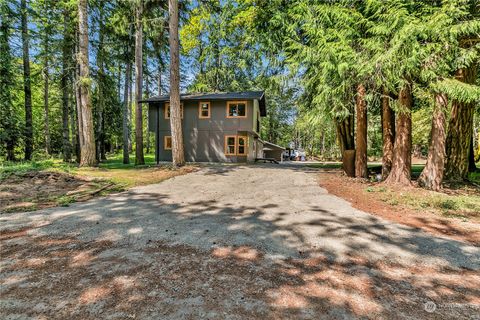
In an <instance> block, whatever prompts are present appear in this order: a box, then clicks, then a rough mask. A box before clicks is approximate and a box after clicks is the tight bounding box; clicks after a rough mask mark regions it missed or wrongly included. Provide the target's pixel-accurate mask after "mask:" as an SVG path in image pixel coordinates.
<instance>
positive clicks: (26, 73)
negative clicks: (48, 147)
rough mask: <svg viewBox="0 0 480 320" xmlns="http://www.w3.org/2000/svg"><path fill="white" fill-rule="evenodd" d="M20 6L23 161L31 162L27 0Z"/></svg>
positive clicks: (31, 137) (30, 95)
mask: <svg viewBox="0 0 480 320" xmlns="http://www.w3.org/2000/svg"><path fill="white" fill-rule="evenodd" d="M20 6H21V7H20V10H21V14H22V48H23V91H24V95H25V160H27V161H28V160H32V153H33V120H32V85H31V79H30V52H29V45H30V41H29V35H28V13H27V0H22V1H21V3H20Z"/></svg>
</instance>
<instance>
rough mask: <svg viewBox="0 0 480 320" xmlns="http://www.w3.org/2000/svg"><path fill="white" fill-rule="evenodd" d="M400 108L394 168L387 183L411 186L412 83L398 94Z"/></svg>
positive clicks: (394, 150)
mask: <svg viewBox="0 0 480 320" xmlns="http://www.w3.org/2000/svg"><path fill="white" fill-rule="evenodd" d="M398 100H399V103H400V110H399V113H398V115H397V117H396V118H397V119H396V126H395V127H396V128H395V129H396V133H395V134H396V136H395V145H394V147H393V161H392V169H391V171H390V174H389V175H388V177H387V179H386V180H385V183H387V184H399V185H404V186H409V185H410V184H411V182H410V178H411V172H410V170H411V164H412V118H411V111H412V104H413V97H412V91H411V84H407V85H405V86H404V87H403V88H402V90H400V93H399V95H398Z"/></svg>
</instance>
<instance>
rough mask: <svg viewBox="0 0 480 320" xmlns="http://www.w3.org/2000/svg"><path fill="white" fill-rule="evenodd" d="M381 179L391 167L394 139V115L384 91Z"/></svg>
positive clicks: (388, 172) (385, 176)
mask: <svg viewBox="0 0 480 320" xmlns="http://www.w3.org/2000/svg"><path fill="white" fill-rule="evenodd" d="M382 137H383V155H382V179H383V180H385V179H386V178H387V177H388V175H389V174H390V170H391V169H392V160H393V145H394V140H395V115H394V113H393V110H392V108H390V98H389V96H388V95H387V93H386V92H384V93H383V96H382Z"/></svg>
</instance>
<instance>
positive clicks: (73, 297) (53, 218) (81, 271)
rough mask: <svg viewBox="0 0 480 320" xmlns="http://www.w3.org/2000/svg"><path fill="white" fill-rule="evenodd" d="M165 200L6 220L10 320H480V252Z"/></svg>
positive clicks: (395, 234) (314, 215)
mask: <svg viewBox="0 0 480 320" xmlns="http://www.w3.org/2000/svg"><path fill="white" fill-rule="evenodd" d="M234 170H236V171H242V170H245V172H249V171H248V170H249V169H248V168H242V167H237V168H235V169H234ZM287 171H288V170H287ZM210 173H211V172H210ZM221 174H222V175H224V174H228V173H226V172H222V173H221ZM212 178H217V179H219V177H217V176H215V174H213V177H212ZM250 178H251V177H249V176H248V175H246V176H245V178H244V179H247V180H246V181H248V179H250ZM242 179H243V178H242ZM166 186H168V187H172V188H173V186H174V185H173V184H172V185H166ZM166 186H165V188H164V189H162V188H159V189H157V190H155V192H146V191H145V190H144V189H135V190H132V191H130V192H127V193H121V194H118V195H113V196H109V197H106V198H103V199H98V200H95V201H91V202H86V203H81V204H75V205H73V206H72V207H68V208H60V209H58V208H57V209H53V210H44V211H39V212H33V213H24V214H15V215H5V216H2V217H1V218H0V219H1V223H2V227H1V228H2V230H3V231H2V234H1V237H2V238H1V239H2V275H1V291H0V296H1V300H0V301H1V308H0V314H1V315H2V316H3V317H7V316H13V315H23V316H30V317H40V316H44V317H47V318H66V317H68V318H78V319H86V318H92V319H93V318H96V319H98V318H114V319H122V318H129V317H133V316H135V317H138V318H150V319H162V318H164V319H185V318H192V319H193V318H194V319H198V318H209V319H225V318H232V319H248V318H252V319H255V318H256V319H280V318H285V319H286V318H289V319H318V318H332V319H333V318H335V319H338V318H379V317H383V318H388V319H395V318H405V317H412V318H432V319H435V318H439V319H440V318H442V319H445V318H456V319H462V318H465V319H467V318H470V317H472V316H473V315H475V314H477V311H478V306H479V303H480V302H479V300H480V298H479V297H480V291H479V288H480V279H479V276H478V271H479V269H480V266H479V264H480V254H479V249H478V248H476V247H473V246H470V245H468V244H466V243H462V242H457V241H453V240H448V239H444V238H439V237H434V236H431V235H428V234H426V233H423V232H421V231H419V230H416V229H413V228H409V227H406V226H401V225H397V224H393V223H389V222H387V221H385V220H381V219H378V218H376V217H373V216H370V215H367V214H364V213H362V212H360V211H356V210H353V213H352V212H349V214H347V212H346V211H345V210H347V208H346V207H339V208H338V210H332V209H331V207H329V206H328V205H325V204H323V203H321V204H318V203H306V204H305V206H304V207H302V208H301V210H298V209H297V207H295V206H288V201H289V200H288V199H286V200H285V202H278V201H275V199H270V200H269V196H268V195H267V196H266V197H262V198H261V199H263V200H262V201H254V197H255V194H256V193H252V194H248V195H246V196H245V197H244V198H241V199H242V201H236V202H235V201H234V200H235V197H240V196H242V195H241V194H240V195H238V194H233V195H232V197H231V198H232V199H230V198H229V197H227V198H225V197H222V196H221V195H219V196H218V198H215V195H213V196H211V195H210V197H206V196H205V198H204V199H202V194H200V195H198V196H197V197H193V195H192V196H189V195H188V194H186V195H185V197H184V198H181V197H180V198H179V197H177V196H175V197H174V196H173V194H174V193H175V192H176V191H175V190H173V191H172V190H170V189H169V190H167V189H166ZM198 188H200V187H198ZM199 192H200V191H199ZM244 192H247V191H244ZM255 192H259V191H255ZM180 194H181V193H180ZM249 197H251V198H252V200H251V201H248V199H249ZM330 197H331V196H330ZM259 199H260V198H259ZM329 199H330V198H328V197H326V196H325V198H324V200H325V201H328V200H329ZM292 201H293V200H292ZM230 202H231V204H230V205H229V203H230ZM239 202H240V203H241V205H239V204H238V203H239ZM297 211H298V212H297ZM21 228H23V229H21ZM28 228H30V229H28ZM428 301H433V302H434V303H435V304H436V309H435V311H434V312H431V313H430V312H427V311H425V309H424V304H425V303H426V302H428ZM429 310H430V309H429Z"/></svg>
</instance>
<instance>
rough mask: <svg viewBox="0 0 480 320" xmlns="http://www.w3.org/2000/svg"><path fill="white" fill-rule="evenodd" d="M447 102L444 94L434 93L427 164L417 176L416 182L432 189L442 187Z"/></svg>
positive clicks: (435, 189) (436, 189)
mask: <svg viewBox="0 0 480 320" xmlns="http://www.w3.org/2000/svg"><path fill="white" fill-rule="evenodd" d="M447 103H448V102H447V96H446V95H445V94H437V95H435V105H434V109H433V115H432V131H431V137H430V147H429V149H428V157H427V164H426V165H425V168H424V169H423V171H422V173H421V174H420V177H419V178H418V184H419V185H420V186H421V187H424V188H426V189H431V190H434V191H438V190H440V188H441V187H442V180H443V170H444V168H445V137H446V132H445V131H446V130H445V109H446V108H447Z"/></svg>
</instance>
